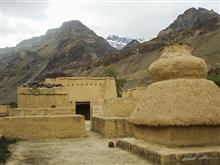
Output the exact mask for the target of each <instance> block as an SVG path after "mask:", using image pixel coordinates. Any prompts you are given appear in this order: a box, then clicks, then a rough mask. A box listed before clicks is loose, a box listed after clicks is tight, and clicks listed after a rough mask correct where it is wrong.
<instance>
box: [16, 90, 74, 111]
mask: <svg viewBox="0 0 220 165" xmlns="http://www.w3.org/2000/svg"><path fill="white" fill-rule="evenodd" d="M17 97H18V108H60V107H61V108H63V107H69V106H70V102H69V95H68V93H67V92H66V90H65V89H64V88H62V87H59V88H37V89H33V88H22V87H21V88H18V89H17Z"/></svg>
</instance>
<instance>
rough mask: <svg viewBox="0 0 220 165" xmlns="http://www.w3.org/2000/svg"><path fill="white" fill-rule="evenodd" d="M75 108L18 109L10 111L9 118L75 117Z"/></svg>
mask: <svg viewBox="0 0 220 165" xmlns="http://www.w3.org/2000/svg"><path fill="white" fill-rule="evenodd" d="M73 114H76V112H75V109H73V108H17V109H11V110H9V116H45V115H73Z"/></svg>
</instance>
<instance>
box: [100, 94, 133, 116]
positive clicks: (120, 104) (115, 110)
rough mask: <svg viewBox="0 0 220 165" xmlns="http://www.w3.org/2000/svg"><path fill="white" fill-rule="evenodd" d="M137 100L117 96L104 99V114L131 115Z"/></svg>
mask: <svg viewBox="0 0 220 165" xmlns="http://www.w3.org/2000/svg"><path fill="white" fill-rule="evenodd" d="M136 104H137V101H136V100H134V99H129V98H115V99H107V100H104V104H103V116H105V117H129V116H130V114H131V113H132V111H133V110H134V109H135V106H136Z"/></svg>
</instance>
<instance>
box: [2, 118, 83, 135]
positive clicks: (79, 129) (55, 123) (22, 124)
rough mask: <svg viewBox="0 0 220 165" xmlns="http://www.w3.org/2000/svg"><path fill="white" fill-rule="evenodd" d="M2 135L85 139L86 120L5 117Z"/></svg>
mask: <svg viewBox="0 0 220 165" xmlns="http://www.w3.org/2000/svg"><path fill="white" fill-rule="evenodd" d="M0 134H1V135H3V136H6V137H13V138H18V139H53V138H76V137H83V136H85V135H86V132H85V119H84V117H83V116H81V115H62V116H61V115H60V116H23V117H20V116H15V117H3V118H0Z"/></svg>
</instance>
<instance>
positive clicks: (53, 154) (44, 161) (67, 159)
mask: <svg viewBox="0 0 220 165" xmlns="http://www.w3.org/2000/svg"><path fill="white" fill-rule="evenodd" d="M87 125H88V124H87ZM87 130H88V129H87ZM87 134H88V137H86V138H78V139H61V140H44V141H20V142H18V143H16V144H15V145H11V146H10V151H11V152H12V156H11V157H10V159H9V160H8V161H7V165H146V164H148V163H147V162H146V161H145V160H143V159H141V158H139V157H137V156H135V155H132V154H130V153H128V152H126V151H122V150H120V149H118V148H108V142H109V141H110V140H111V139H106V138H103V137H101V136H99V135H98V134H96V133H93V132H91V131H87Z"/></svg>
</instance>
